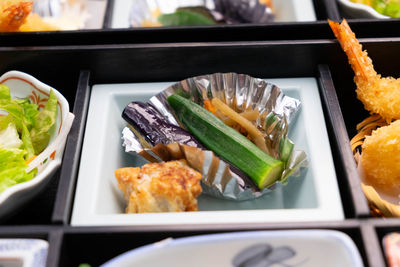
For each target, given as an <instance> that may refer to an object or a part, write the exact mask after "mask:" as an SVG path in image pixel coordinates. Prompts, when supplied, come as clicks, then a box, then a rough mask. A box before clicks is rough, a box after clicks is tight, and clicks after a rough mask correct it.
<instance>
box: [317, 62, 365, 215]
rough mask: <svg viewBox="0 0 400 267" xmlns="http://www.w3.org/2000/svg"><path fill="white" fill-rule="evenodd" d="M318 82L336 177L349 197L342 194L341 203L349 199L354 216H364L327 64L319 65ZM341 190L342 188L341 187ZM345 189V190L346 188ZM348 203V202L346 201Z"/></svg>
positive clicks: (345, 133)
mask: <svg viewBox="0 0 400 267" xmlns="http://www.w3.org/2000/svg"><path fill="white" fill-rule="evenodd" d="M318 70H319V75H320V76H319V84H320V87H319V88H320V91H321V92H320V93H321V97H322V102H323V107H324V113H325V115H326V116H325V117H326V120H327V127H328V132H329V133H330V134H333V136H334V138H333V143H332V144H331V147H332V150H333V151H337V152H338V153H339V157H338V159H339V160H338V161H339V162H340V166H338V167H336V170H337V171H339V173H337V174H336V175H337V178H338V180H339V185H340V184H346V185H347V188H348V190H349V191H350V195H351V198H350V199H346V198H345V197H343V194H342V197H343V199H342V203H343V204H346V203H347V202H345V201H347V200H349V201H350V202H351V203H352V204H353V209H354V210H353V211H352V213H354V215H355V217H358V218H364V217H368V216H369V214H370V211H369V207H368V204H367V201H366V198H365V196H364V194H363V192H362V189H361V183H360V181H361V180H360V177H359V174H358V171H357V168H356V164H355V161H354V157H353V153H352V151H351V148H350V140H349V136H348V133H347V130H346V125H345V123H344V120H343V115H342V111H341V109H340V106H339V101H338V98H337V95H336V91H335V87H334V84H333V80H332V77H331V73H330V70H329V67H328V66H327V65H319V66H318ZM331 141H332V140H331ZM341 189H342V190H341V192H343V191H344V190H343V188H341ZM346 191H347V190H346ZM347 204H348V203H347Z"/></svg>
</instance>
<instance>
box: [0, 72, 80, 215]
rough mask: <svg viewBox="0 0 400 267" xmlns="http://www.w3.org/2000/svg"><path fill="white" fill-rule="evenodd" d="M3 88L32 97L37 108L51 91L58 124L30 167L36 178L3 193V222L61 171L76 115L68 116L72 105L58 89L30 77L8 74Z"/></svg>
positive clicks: (0, 81)
mask: <svg viewBox="0 0 400 267" xmlns="http://www.w3.org/2000/svg"><path fill="white" fill-rule="evenodd" d="M0 84H4V85H7V86H8V87H9V88H10V93H11V97H12V98H25V97H29V98H30V100H31V102H32V103H34V104H37V105H39V108H40V107H41V105H43V106H44V104H45V103H46V102H47V99H48V96H49V92H50V89H52V90H53V91H54V93H55V94H56V96H57V100H58V103H57V122H56V129H55V130H54V132H53V134H52V136H51V138H50V142H49V144H48V146H47V147H46V149H45V150H44V151H43V152H42V153H40V154H39V155H37V157H36V158H35V159H34V160H33V161H32V162H31V163H29V165H28V169H33V168H37V169H38V172H37V175H36V176H35V177H34V178H33V179H31V180H29V181H27V182H23V183H19V184H16V185H13V186H11V187H8V188H7V189H5V190H4V191H3V192H1V193H0V219H2V218H3V217H4V216H5V215H7V214H9V213H12V212H14V211H15V210H16V209H17V208H19V207H21V206H22V205H23V204H25V203H26V202H28V201H29V200H31V199H32V198H33V197H35V196H36V195H37V194H38V193H40V191H41V190H42V189H43V188H44V187H45V186H46V185H47V184H48V182H49V181H50V180H51V178H52V177H53V174H54V173H55V171H56V170H57V169H58V167H60V165H61V160H62V156H63V153H64V147H65V142H66V139H67V135H68V133H69V130H70V128H71V125H72V121H73V119H74V115H73V114H72V113H70V112H69V104H68V101H67V100H66V99H65V97H64V96H63V95H62V94H61V93H60V92H58V91H57V90H56V89H54V88H52V87H50V86H48V85H46V84H44V83H42V82H40V81H39V80H37V79H36V78H34V77H32V76H31V75H29V74H26V73H23V72H20V71H9V72H6V73H4V74H3V75H2V76H1V77H0Z"/></svg>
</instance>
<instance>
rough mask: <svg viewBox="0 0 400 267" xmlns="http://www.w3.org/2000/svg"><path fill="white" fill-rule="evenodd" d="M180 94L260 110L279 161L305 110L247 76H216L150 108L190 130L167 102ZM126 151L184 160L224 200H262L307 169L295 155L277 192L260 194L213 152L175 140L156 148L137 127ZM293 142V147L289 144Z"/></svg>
mask: <svg viewBox="0 0 400 267" xmlns="http://www.w3.org/2000/svg"><path fill="white" fill-rule="evenodd" d="M174 93H178V94H180V95H184V96H186V97H187V98H189V99H190V100H192V101H194V102H195V103H197V104H199V105H201V106H203V103H204V100H206V99H212V98H214V97H216V98H219V99H220V100H221V101H222V102H224V103H226V104H227V105H228V106H230V107H231V108H233V109H234V110H235V111H237V112H243V111H245V110H249V109H251V110H258V111H259V114H260V116H259V118H258V119H257V120H256V121H255V124H256V126H257V128H258V129H259V130H261V131H262V132H263V134H264V137H265V143H266V146H267V148H268V151H269V154H270V155H272V156H273V157H275V158H277V159H281V158H280V157H281V156H282V154H281V152H282V151H281V150H282V144H281V142H283V141H282V140H288V139H287V133H288V130H289V124H290V122H291V121H293V119H294V118H295V116H296V113H297V112H298V110H299V109H300V105H301V104H300V101H299V100H297V99H294V98H291V97H288V96H286V95H284V94H283V92H282V91H281V90H280V89H279V88H278V87H277V86H275V85H274V84H271V83H268V82H266V81H264V80H262V79H258V78H253V77H251V76H249V75H246V74H236V73H215V74H209V75H203V76H197V77H193V78H189V79H186V80H183V81H181V82H178V83H176V84H174V85H172V86H170V87H169V88H167V89H165V90H164V91H162V92H161V93H159V94H157V95H155V96H153V97H152V98H151V99H150V100H149V102H148V103H150V104H151V105H153V106H154V107H155V108H156V109H157V110H158V111H159V112H160V113H161V114H162V115H163V116H164V117H165V118H167V119H168V121H169V122H170V123H172V124H174V125H177V126H180V127H182V128H185V126H184V125H182V124H181V123H180V121H179V119H178V118H177V116H176V115H175V114H174V112H173V110H172V108H170V106H169V104H168V102H167V97H168V96H170V95H172V94H174ZM122 138H123V146H124V147H125V151H126V152H129V153H133V154H135V155H140V156H142V157H143V158H145V159H147V160H149V161H165V160H172V159H181V158H184V159H186V160H187V162H188V164H189V165H190V166H191V167H193V168H194V169H196V170H198V171H200V172H201V173H202V175H203V177H202V184H203V192H204V193H206V194H208V195H212V196H215V197H218V198H223V199H232V200H239V201H242V200H249V199H254V198H257V197H260V196H262V195H264V194H267V193H269V192H271V191H272V190H274V189H275V188H276V187H277V186H281V185H284V184H286V183H287V182H288V178H289V177H290V176H295V175H297V173H298V172H299V170H300V168H301V167H306V166H307V156H306V154H305V152H304V151H299V150H293V151H292V153H291V154H290V156H289V157H288V158H287V160H286V161H285V169H284V171H283V173H282V175H281V177H280V179H279V180H278V181H277V182H276V183H275V184H274V185H272V186H271V187H269V188H265V189H262V190H260V189H259V188H257V186H256V185H255V184H254V183H253V182H252V181H251V179H250V178H249V177H248V176H247V175H245V174H244V173H243V172H241V171H240V170H238V169H237V168H235V167H233V168H232V166H231V165H230V164H228V163H226V162H225V161H223V160H220V159H219V158H218V157H217V156H216V155H215V154H214V153H213V152H212V151H208V150H202V149H200V148H197V149H194V148H193V147H188V146H185V145H180V144H177V143H174V142H172V141H171V143H170V144H164V145H163V144H158V145H156V146H154V147H152V146H149V143H148V142H145V138H144V137H143V136H140V133H139V132H137V131H135V130H134V129H133V128H132V127H126V128H125V129H124V130H123V132H122ZM289 142H291V141H290V140H289Z"/></svg>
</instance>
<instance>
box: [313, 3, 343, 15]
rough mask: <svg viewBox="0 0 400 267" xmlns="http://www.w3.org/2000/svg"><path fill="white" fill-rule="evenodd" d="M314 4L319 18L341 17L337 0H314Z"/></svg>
mask: <svg viewBox="0 0 400 267" xmlns="http://www.w3.org/2000/svg"><path fill="white" fill-rule="evenodd" d="M313 4H314V8H315V11H316V12H315V13H316V15H317V19H318V20H323V19H331V20H338V19H340V14H339V9H338V6H337V3H336V0H314V1H313Z"/></svg>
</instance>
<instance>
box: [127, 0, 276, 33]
mask: <svg viewBox="0 0 400 267" xmlns="http://www.w3.org/2000/svg"><path fill="white" fill-rule="evenodd" d="M195 6H197V7H205V8H207V9H208V10H210V15H212V16H213V17H214V20H215V21H218V22H219V21H224V22H225V23H228V24H237V23H266V22H271V21H273V19H274V13H273V11H272V9H271V8H270V7H268V6H266V5H264V4H261V3H259V1H258V0H168V1H157V0H132V5H131V10H130V14H129V25H131V26H132V27H143V26H146V25H147V26H160V25H158V22H157V17H158V16H159V15H160V14H169V13H173V12H175V11H176V9H178V8H182V7H195Z"/></svg>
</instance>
